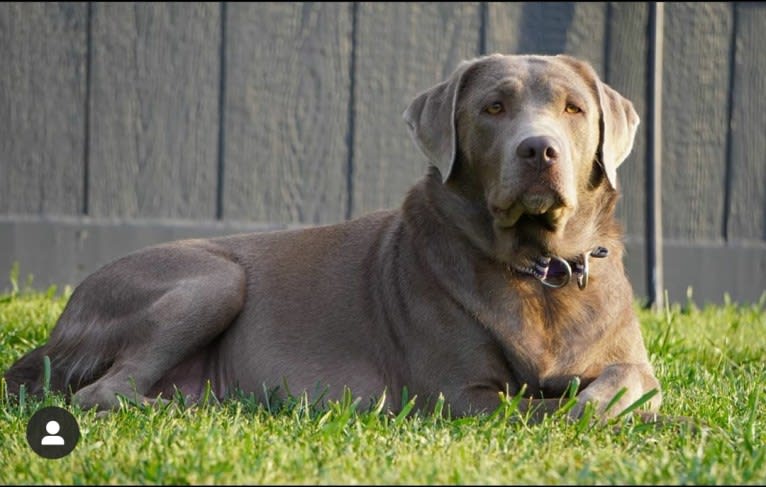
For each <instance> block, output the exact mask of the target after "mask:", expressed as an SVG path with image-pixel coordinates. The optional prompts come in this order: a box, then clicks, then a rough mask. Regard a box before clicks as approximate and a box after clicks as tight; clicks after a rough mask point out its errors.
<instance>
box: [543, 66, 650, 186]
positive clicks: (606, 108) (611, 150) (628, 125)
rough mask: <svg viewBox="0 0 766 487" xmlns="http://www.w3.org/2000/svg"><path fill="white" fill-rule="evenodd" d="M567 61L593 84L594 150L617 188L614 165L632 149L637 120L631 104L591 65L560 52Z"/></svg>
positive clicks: (621, 161)
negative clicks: (595, 113)
mask: <svg viewBox="0 0 766 487" xmlns="http://www.w3.org/2000/svg"><path fill="white" fill-rule="evenodd" d="M556 57H557V58H558V59H560V60H562V61H564V62H566V63H567V64H569V65H570V66H571V67H572V68H574V69H575V71H577V72H578V73H579V74H580V75H581V76H583V77H584V78H585V79H586V80H587V81H588V82H589V83H590V84H591V86H594V85H595V86H594V88H595V91H596V95H597V96H598V104H599V129H600V130H599V142H598V149H597V151H596V158H597V161H598V164H599V165H600V166H601V168H602V169H603V170H604V174H605V175H606V179H607V181H609V185H610V186H611V187H612V188H614V189H617V168H618V167H619V166H620V164H622V163H623V162H624V161H625V159H626V158H627V157H628V154H630V151H631V150H632V149H633V141H634V140H635V138H636V129H638V124H639V123H640V119H639V117H638V113H636V110H635V109H634V108H633V103H631V102H630V100H628V99H627V98H625V97H624V96H622V95H621V94H619V93H618V92H617V91H615V90H614V89H613V88H612V87H610V86H609V85H607V84H606V83H604V82H603V81H601V79H600V78H599V76H598V74H596V71H595V70H594V69H593V66H591V65H590V64H588V63H587V62H584V61H581V60H579V59H576V58H573V57H571V56H567V55H565V54H559V55H558V56H556Z"/></svg>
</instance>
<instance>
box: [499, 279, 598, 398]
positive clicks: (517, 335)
mask: <svg viewBox="0 0 766 487" xmlns="http://www.w3.org/2000/svg"><path fill="white" fill-rule="evenodd" d="M578 293H580V294H582V292H581V291H580V290H579V289H575V288H573V289H571V290H570V289H547V288H545V289H540V286H539V285H538V283H522V285H519V286H515V287H514V288H513V289H511V290H510V291H509V296H508V297H507V300H506V303H504V304H503V305H502V306H499V310H500V312H499V313H496V314H495V316H497V318H498V321H497V322H496V323H493V324H490V326H489V328H490V329H492V330H493V331H494V334H495V336H496V339H497V340H498V342H499V344H500V346H501V347H502V348H503V352H504V355H505V357H506V360H507V361H508V363H509V366H510V368H511V370H512V372H513V374H514V379H515V381H516V382H517V383H519V385H521V384H526V385H527V392H529V393H531V394H537V393H538V392H539V391H541V390H546V391H555V392H556V393H557V394H558V393H560V392H563V390H564V389H565V388H566V387H567V384H568V382H569V380H571V379H572V378H573V377H575V376H578V377H580V378H581V379H583V380H587V377H583V376H584V375H586V374H587V373H588V372H589V371H590V370H592V368H593V363H594V360H596V359H597V355H598V354H597V353H595V350H596V349H597V347H598V342H599V339H600V337H601V336H602V335H603V332H604V329H605V326H606V325H605V320H604V317H603V314H602V315H601V316H600V313H599V311H600V310H599V308H598V306H594V301H593V300H592V299H587V298H588V297H589V296H580V295H578ZM580 298H585V299H580ZM495 306H496V307H497V304H495ZM601 311H602V312H603V310H601Z"/></svg>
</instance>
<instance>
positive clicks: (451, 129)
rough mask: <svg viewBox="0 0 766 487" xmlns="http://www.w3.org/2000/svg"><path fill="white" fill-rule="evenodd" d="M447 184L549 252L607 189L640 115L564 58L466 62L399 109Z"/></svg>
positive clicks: (612, 186) (499, 224) (501, 227)
mask: <svg viewBox="0 0 766 487" xmlns="http://www.w3.org/2000/svg"><path fill="white" fill-rule="evenodd" d="M404 118H405V120H406V122H407V125H408V126H409V128H410V131H411V134H412V136H413V139H414V140H415V142H416V143H417V145H418V147H420V149H421V150H422V151H423V153H424V154H425V155H426V156H427V157H428V159H429V160H430V162H431V163H432V164H433V165H435V166H436V167H438V168H439V170H440V172H441V174H442V176H443V180H444V182H445V183H447V184H450V185H452V186H454V187H455V188H470V189H467V191H469V192H471V191H472V192H473V193H474V195H478V196H479V197H480V198H483V202H484V204H486V207H487V210H488V212H489V214H490V215H491V218H492V222H493V228H494V231H495V233H496V234H498V235H502V234H508V235H511V236H515V237H517V239H518V238H522V239H524V240H527V241H529V240H532V241H535V242H538V243H540V244H541V245H542V246H543V247H546V249H548V250H550V247H551V246H552V245H553V243H554V242H555V241H556V239H560V238H561V236H562V235H563V233H564V229H565V228H566V226H567V223H568V222H570V220H571V219H572V218H573V216H574V215H576V214H577V212H578V210H579V209H580V208H581V207H582V206H583V205H587V201H586V200H587V199H588V193H589V192H593V191H594V190H595V188H599V187H600V188H601V191H607V192H614V191H616V189H617V176H616V171H617V168H618V166H619V165H620V164H621V163H622V162H623V161H624V160H625V158H626V157H627V156H628V154H629V153H630V150H631V148H632V146H633V140H634V137H635V133H636V128H637V126H638V123H639V118H638V115H637V114H636V111H635V110H634V109H633V105H632V104H631V102H630V101H628V100H627V99H625V98H624V97H622V96H621V95H620V94H619V93H617V92H616V91H615V90H613V89H612V88H610V87H609V86H607V85H606V84H605V83H603V82H602V81H601V80H600V79H599V77H598V76H597V74H596V73H595V71H594V70H593V68H592V67H591V66H590V65H589V64H587V63H585V62H583V61H580V60H577V59H574V58H572V57H569V56H564V55H559V56H536V55H499V54H493V55H489V56H483V57H480V58H477V59H474V60H470V61H465V62H463V63H462V64H461V65H460V66H459V67H458V68H457V69H456V70H455V72H454V73H453V74H452V75H451V76H450V77H449V78H448V79H447V80H445V81H443V82H442V83H439V84H438V85H436V86H434V87H433V88H431V89H429V90H427V91H425V92H423V93H421V94H419V95H418V96H417V97H416V98H415V99H414V100H413V101H412V103H411V104H410V105H409V107H408V108H407V110H406V111H405V112H404Z"/></svg>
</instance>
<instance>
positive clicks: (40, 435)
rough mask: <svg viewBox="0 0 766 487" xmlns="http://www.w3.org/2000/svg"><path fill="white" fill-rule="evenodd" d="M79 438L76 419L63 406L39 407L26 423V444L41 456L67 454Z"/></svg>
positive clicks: (48, 456)
mask: <svg viewBox="0 0 766 487" xmlns="http://www.w3.org/2000/svg"><path fill="white" fill-rule="evenodd" d="M79 440H80V426H79V425H78V424H77V419H76V418H75V417H74V416H73V415H72V413H70V412H69V411H67V410H66V409H64V408H60V407H57V406H47V407H44V408H42V409H39V410H37V411H36V412H35V413H34V414H33V415H32V417H31V418H29V422H28V423H27V444H28V445H29V447H30V448H31V449H32V450H33V451H34V452H35V453H37V454H38V455H40V456H41V457H43V458H48V459H56V458H61V457H64V456H66V455H69V454H70V453H71V452H72V450H74V449H75V447H76V446H77V442H78V441H79Z"/></svg>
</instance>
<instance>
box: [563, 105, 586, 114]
mask: <svg viewBox="0 0 766 487" xmlns="http://www.w3.org/2000/svg"><path fill="white" fill-rule="evenodd" d="M564 111H565V112H567V113H580V112H582V110H581V109H580V107H578V106H577V105H575V104H574V103H567V106H566V107H565V108H564Z"/></svg>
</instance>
